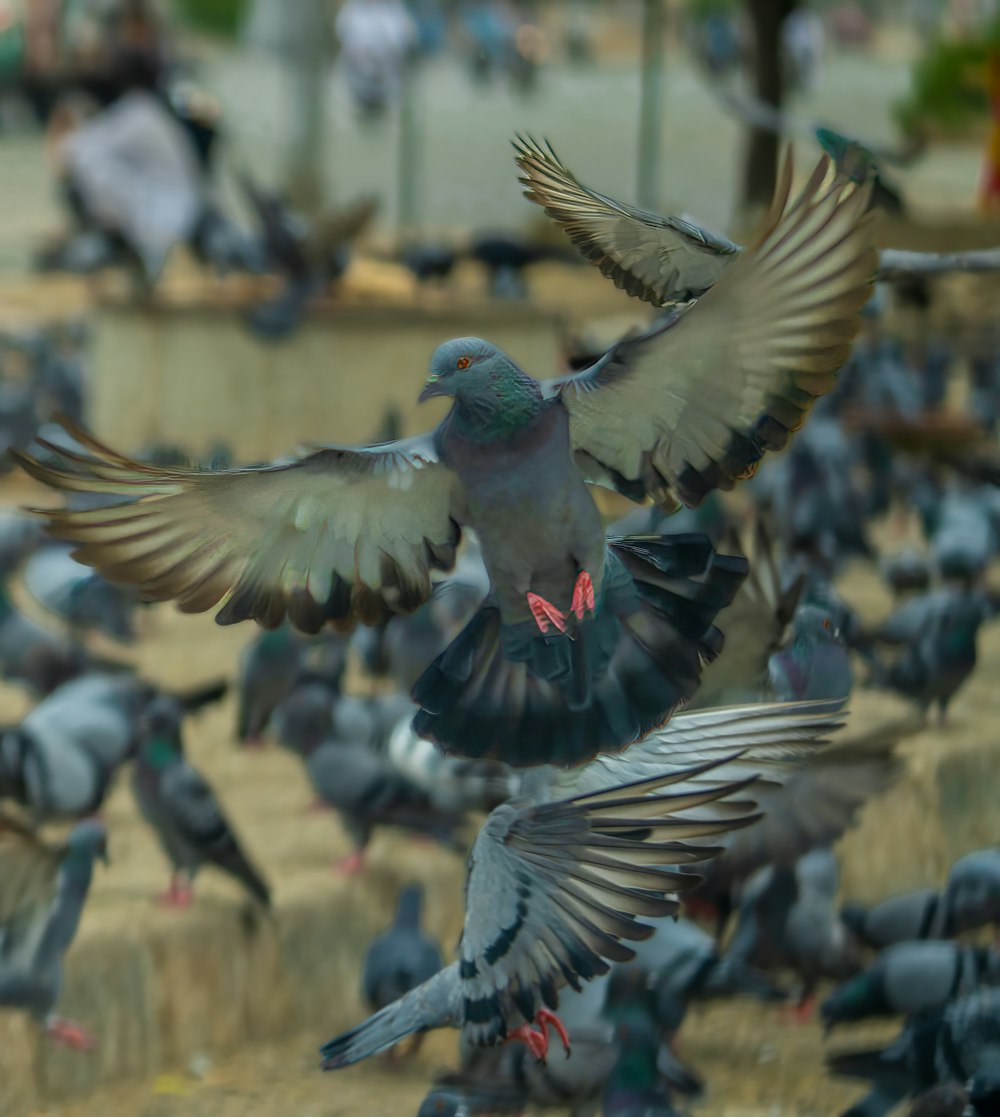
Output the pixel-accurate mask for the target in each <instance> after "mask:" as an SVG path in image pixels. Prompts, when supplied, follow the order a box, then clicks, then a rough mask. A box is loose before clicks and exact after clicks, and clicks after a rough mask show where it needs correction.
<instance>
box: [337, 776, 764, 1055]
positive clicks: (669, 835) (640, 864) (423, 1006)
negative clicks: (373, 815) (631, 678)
mask: <svg viewBox="0 0 1000 1117" xmlns="http://www.w3.org/2000/svg"><path fill="white" fill-rule="evenodd" d="M718 766H719V765H718V762H712V763H709V764H707V765H702V766H701V767H700V768H694V769H689V770H686V771H682V772H680V773H679V774H677V773H675V774H671V775H668V776H665V777H664V776H659V777H656V778H653V779H650V780H644V781H641V782H639V783H634V784H630V785H626V786H624V787H616V788H613V789H612V790H610V791H598V792H594V793H593V794H590V795H584V796H580V797H578V798H575V799H567V800H562V801H559V802H553V803H545V804H538V803H534V802H532V801H531V800H528V799H518V800H511V801H510V802H508V803H505V804H503V805H502V806H500V807H497V809H496V810H495V811H493V812H492V814H490V816H489V818H488V819H487V820H486V823H485V824H484V826H483V828H482V830H481V831H480V833H479V836H478V837H477V838H476V842H475V845H474V846H473V849H472V853H471V855H470V857H469V869H468V876H467V879H466V889H465V898H466V899H465V908H466V915H465V927H464V930H463V932H462V941H461V943H460V946H459V960H458V961H457V962H454V963H452V964H451V965H450V966H447V967H446V968H445V969H443V970H441V971H440V973H438V974H437V975H436V976H435V977H433V978H431V979H430V980H429V981H427V982H425V983H424V984H423V985H421V986H419V987H418V988H416V989H414V990H412V991H411V992H409V993H407V994H406V996H404V997H402V998H401V999H400V1000H398V1001H396V1002H394V1003H393V1004H392V1005H389V1006H388V1007H387V1008H384V1009H382V1010H381V1011H380V1012H377V1013H376V1014H375V1015H374V1016H372V1017H371V1018H370V1019H368V1020H367V1021H365V1022H364V1023H363V1024H361V1025H359V1026H358V1027H356V1028H353V1029H351V1030H350V1031H349V1032H345V1033H344V1034H343V1035H341V1036H338V1037H336V1038H335V1039H332V1040H331V1041H330V1042H329V1043H327V1044H326V1045H325V1046H324V1048H323V1055H324V1067H325V1068H327V1069H329V1070H334V1069H337V1068H339V1067H344V1066H348V1065H350V1064H351V1063H356V1062H358V1061H359V1060H361V1059H365V1058H368V1057H369V1056H372V1055H377V1054H378V1053H379V1052H380V1051H385V1050H386V1049H388V1048H389V1047H392V1046H393V1045H394V1044H396V1043H398V1042H399V1041H400V1040H402V1039H404V1038H406V1037H407V1036H409V1035H413V1034H414V1033H416V1032H422V1031H427V1030H429V1029H431V1028H442V1027H457V1028H461V1029H462V1032H463V1038H464V1039H465V1040H466V1041H467V1042H469V1043H470V1044H471V1045H472V1046H477V1047H491V1046H494V1045H496V1044H499V1043H501V1042H503V1041H505V1040H509V1039H514V1038H518V1039H522V1040H523V1041H524V1042H526V1043H527V1044H528V1045H529V1046H530V1047H531V1048H532V1050H533V1052H534V1053H535V1054H536V1056H538V1057H544V1055H545V1052H546V1050H547V1047H548V1038H547V1031H546V1028H547V1026H548V1025H551V1026H552V1027H554V1028H556V1030H557V1031H558V1032H559V1034H560V1036H561V1038H562V1039H563V1042H564V1044H565V1046H567V1047H568V1046H569V1042H568V1039H567V1038H566V1036H565V1031H564V1029H563V1028H562V1025H561V1024H560V1023H559V1022H558V1020H557V1018H556V1017H555V1016H554V1010H555V1009H556V1008H557V1007H558V990H559V988H560V987H562V986H564V985H570V986H571V987H573V988H579V986H580V983H581V982H582V981H587V980H589V979H591V978H593V977H596V976H598V975H600V974H603V973H606V972H607V971H608V968H609V967H608V963H609V962H611V961H628V960H630V959H631V958H632V956H633V951H632V950H631V948H630V947H628V946H626V945H625V941H627V940H634V941H639V940H642V939H645V938H647V937H648V936H649V935H650V934H652V927H650V926H649V925H648V924H646V923H643V922H640V918H641V917H654V918H655V917H661V916H665V915H670V914H672V913H673V912H674V911H676V908H677V902H676V900H674V899H673V895H672V894H673V891H674V889H675V888H678V887H681V888H683V887H684V886H685V885H686V884H687V883H688V881H687V879H686V878H685V877H684V876H682V875H681V874H679V873H677V872H675V871H673V870H671V869H669V868H667V867H666V866H669V865H679V864H682V863H690V862H697V861H702V860H704V859H705V858H706V857H709V856H711V854H712V852H713V850H712V849H710V848H708V847H705V846H701V845H697V844H690V845H688V844H687V843H689V842H690V843H697V842H698V841H699V840H703V839H706V838H710V837H712V836H714V835H716V834H721V833H724V832H726V831H727V830H729V829H732V828H733V827H735V826H739V825H745V824H746V823H747V822H748V821H750V819H751V818H752V817H753V816H752V815H748V813H747V812H748V809H749V805H748V804H747V803H746V802H739V801H736V800H733V799H732V798H729V797H730V796H732V795H733V794H734V793H736V792H738V791H740V790H741V789H742V787H743V786H744V785H743V784H737V785H733V784H724V785H720V784H718V783H716V784H715V785H714V786H713V785H712V784H711V771H712V769H713V768H715V767H718ZM702 777H704V779H705V782H696V783H695V784H694V787H695V790H690V788H691V787H692V784H691V783H690V782H689V781H691V780H696V781H700V780H701V778H702ZM674 785H676V788H677V789H676V790H674ZM692 812H693V814H692ZM637 917H640V918H637ZM623 940H625V941H623ZM533 1024H537V1025H538V1030H535V1029H534V1028H533V1027H532V1025H533Z"/></svg>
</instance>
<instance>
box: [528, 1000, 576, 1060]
mask: <svg viewBox="0 0 1000 1117" xmlns="http://www.w3.org/2000/svg"><path fill="white" fill-rule="evenodd" d="M535 1023H536V1024H537V1025H538V1027H539V1028H540V1029H541V1030H542V1031H543V1032H544V1033H545V1041H546V1046H548V1038H549V1032H548V1030H549V1028H552V1030H553V1031H554V1032H555V1033H556V1035H557V1036H558V1037H559V1040H560V1042H561V1043H562V1045H563V1047H565V1048H566V1058H567V1059H568V1058H569V1051H570V1047H569V1033H568V1032H567V1031H566V1028H565V1026H564V1025H563V1022H562V1021H561V1020H560V1019H559V1017H558V1016H556V1014H555V1013H554V1012H550V1011H549V1010H548V1009H547V1008H540V1009H539V1010H538V1015H537V1016H536V1017H535Z"/></svg>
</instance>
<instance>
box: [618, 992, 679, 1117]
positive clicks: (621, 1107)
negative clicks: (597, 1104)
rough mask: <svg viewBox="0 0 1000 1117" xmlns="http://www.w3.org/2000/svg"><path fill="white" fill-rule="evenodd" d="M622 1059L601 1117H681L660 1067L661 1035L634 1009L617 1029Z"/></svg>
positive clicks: (624, 1017) (652, 1024)
mask: <svg viewBox="0 0 1000 1117" xmlns="http://www.w3.org/2000/svg"><path fill="white" fill-rule="evenodd" d="M615 1040H616V1043H617V1047H618V1057H617V1059H616V1060H615V1065H614V1067H613V1068H612V1070H611V1073H610V1074H609V1075H608V1080H607V1083H606V1084H605V1086H604V1094H603V1096H602V1098H601V1117H677V1111H676V1110H675V1109H674V1107H673V1106H672V1105H671V1103H670V1093H669V1091H668V1089H667V1086H666V1084H665V1083H664V1081H663V1077H662V1075H661V1073H660V1068H659V1056H660V1033H659V1031H658V1029H657V1027H656V1024H655V1022H654V1021H653V1020H651V1019H650V1017H649V1015H648V1014H647V1013H644V1012H641V1011H639V1010H637V1009H632V1010H630V1011H629V1012H628V1013H626V1014H623V1015H622V1016H620V1017H619V1018H618V1021H617V1024H616V1026H615Z"/></svg>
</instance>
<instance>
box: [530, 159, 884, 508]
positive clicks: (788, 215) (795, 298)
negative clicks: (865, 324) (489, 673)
mask: <svg viewBox="0 0 1000 1117" xmlns="http://www.w3.org/2000/svg"><path fill="white" fill-rule="evenodd" d="M790 188H791V165H790V163H789V162H788V161H786V163H785V167H784V170H783V173H782V177H781V183H780V186H779V189H778V192H777V194H776V197H775V202H774V205H773V207H772V211H771V214H770V215H769V216H768V218H767V220H766V222H765V224H764V228H763V232H762V234H761V235H760V237H759V238H758V240H757V241H756V243H755V244H754V245H752V246H751V247H749V248H747V249H746V250H744V251H743V252H742V253H741V254H740V255H739V257H738V258H737V259H736V260H735V261H734V262H733V264H732V266H731V267H729V268H727V270H726V273H725V275H724V276H723V277H722V279H721V280H720V281H719V282H718V283H717V284H716V285H715V286H714V287H713V288H712V289H711V290H710V291H709V292H708V293H707V294H706V295H704V296H703V297H702V298H701V299H699V300H698V301H697V302H696V303H695V304H694V305H693V306H691V307H689V308H687V309H683V310H677V311H675V312H674V313H673V314H672V315H671V316H670V317H669V318H668V319H667V320H666V322H664V323H663V324H662V325H660V326H658V327H655V328H654V329H652V330H650V331H649V332H648V333H646V334H644V335H642V336H640V337H637V338H633V339H629V340H626V341H623V342H620V343H619V344H618V345H616V346H615V347H614V348H613V349H611V350H610V351H609V352H608V353H606V354H605V355H604V356H603V357H602V358H601V359H600V360H599V361H598V362H597V363H596V364H595V365H592V366H591V367H590V368H589V369H584V370H583V371H582V372H578V373H575V374H573V375H572V376H567V377H564V378H561V379H558V380H549V381H545V382H544V385H543V390H544V391H545V392H546V394H547V395H549V396H558V397H559V398H560V399H561V400H562V403H563V404H564V406H565V407H566V409H567V410H568V411H569V415H570V438H571V440H572V445H573V447H574V450H575V455H576V460H577V463H578V465H579V466H580V469H581V470H582V472H583V473H584V475H585V476H586V477H587V479H588V480H590V481H592V482H594V483H597V484H602V485H608V486H610V487H612V488H615V489H618V491H620V492H622V493H624V494H625V495H627V496H630V497H631V498H633V499H640V498H642V497H644V496H648V497H651V498H652V499H654V500H655V501H657V502H658V503H661V504H664V505H671V504H673V503H674V502H675V501H677V500H679V501H681V502H683V503H684V504H687V505H697V504H698V503H699V502H700V501H701V500H703V499H704V497H705V496H706V495H707V494H708V493H709V492H711V491H712V490H713V489H717V488H718V489H730V488H732V486H733V485H734V484H735V482H736V481H737V480H739V479H740V478H742V477H748V476H750V475H751V474H752V473H753V472H754V470H755V469H756V467H757V465H758V463H759V462H760V460H761V458H762V457H763V455H764V453H765V452H766V451H767V450H779V449H781V448H782V447H783V446H785V444H786V443H787V442H788V439H789V437H790V436H791V434H792V433H793V432H794V431H795V430H797V429H798V427H799V426H800V425H801V424H802V422H803V420H804V418H805V415H806V412H807V411H808V410H809V408H810V407H811V406H812V404H813V402H814V400H815V399H816V398H817V397H818V396H820V395H822V394H823V393H825V392H828V391H829V390H830V389H831V388H832V387H833V385H834V382H835V376H836V372H837V370H838V369H839V368H840V366H841V365H842V364H843V363H844V361H845V360H846V359H847V357H848V354H849V352H850V342H851V340H852V339H853V337H854V335H855V333H856V332H857V329H858V326H859V324H860V311H861V307H862V306H863V305H864V303H865V301H866V300H867V298H868V296H869V293H870V290H871V284H872V279H873V277H874V274H875V270H876V268H877V265H878V256H877V252H876V249H875V243H874V240H873V233H872V225H871V217H870V216H869V215H868V214H867V209H868V198H869V193H870V185H869V184H867V183H866V184H861V185H859V184H857V183H853V182H849V181H847V180H845V179H844V178H842V177H838V176H836V175H835V174H834V173H833V168H832V165H831V162H830V160H829V159H828V158H826V157H824V158H823V159H822V160H821V161H820V163H819V165H818V166H817V168H816V170H815V172H814V173H813V175H812V177H811V178H810V180H809V181H808V183H807V184H806V185H805V187H804V188H803V190H802V192H801V194H799V196H798V197H797V198H796V199H795V200H794V201H791V202H790V201H789V192H790Z"/></svg>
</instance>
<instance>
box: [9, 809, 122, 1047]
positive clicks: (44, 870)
mask: <svg viewBox="0 0 1000 1117" xmlns="http://www.w3.org/2000/svg"><path fill="white" fill-rule="evenodd" d="M96 858H100V859H102V860H103V861H105V862H106V861H107V834H106V832H105V829H104V825H103V824H102V823H100V822H98V821H97V820H95V819H88V820H86V821H84V822H81V823H78V824H77V826H76V827H75V828H74V829H73V830H72V831H71V833H70V835H69V838H68V839H67V841H66V843H65V844H64V845H62V846H58V847H50V846H47V845H45V844H43V843H42V842H41V841H39V839H37V838H35V837H34V836H33V835H31V834H29V833H26V832H22V831H20V830H19V829H15V828H12V825H11V824H10V823H7V822H5V823H3V824H0V1008H9V1009H20V1010H22V1011H24V1012H28V1013H30V1015H31V1016H32V1017H33V1018H34V1019H35V1020H36V1021H37V1022H38V1023H39V1024H40V1025H41V1026H42V1027H43V1028H44V1029H45V1031H46V1032H47V1034H48V1035H49V1036H51V1037H52V1038H53V1039H54V1040H55V1041H56V1042H58V1043H64V1044H66V1045H67V1046H69V1047H73V1048H76V1049H77V1050H81V1051H89V1050H92V1049H93V1048H94V1047H95V1046H96V1040H95V1039H94V1037H93V1036H91V1035H90V1033H89V1032H87V1031H86V1030H85V1029H84V1028H82V1027H81V1026H80V1025H79V1024H77V1023H75V1022H74V1021H72V1020H66V1019H63V1018H62V1017H60V1016H57V1015H56V1014H55V1007H56V1004H57V1003H58V1001H59V993H60V990H61V987H62V958H63V954H65V952H66V950H67V949H68V948H69V946H70V944H71V943H72V942H73V939H74V938H75V936H76V931H77V927H78V925H79V922H80V916H81V914H82V912H83V906H84V904H85V903H86V900H87V893H88V892H89V890H90V882H91V877H92V875H93V868H94V860H95V859H96Z"/></svg>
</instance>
